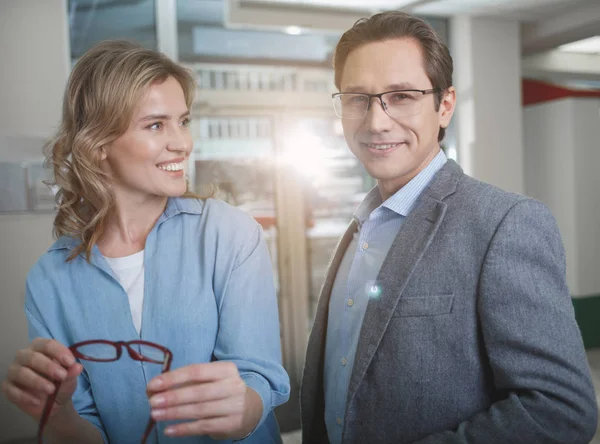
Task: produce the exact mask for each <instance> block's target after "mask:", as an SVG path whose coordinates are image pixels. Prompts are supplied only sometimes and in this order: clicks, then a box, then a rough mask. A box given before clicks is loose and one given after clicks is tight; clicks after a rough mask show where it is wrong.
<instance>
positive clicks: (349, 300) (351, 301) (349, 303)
mask: <svg viewBox="0 0 600 444" xmlns="http://www.w3.org/2000/svg"><path fill="white" fill-rule="evenodd" d="M353 305H354V299H348V307H352V306H353Z"/></svg>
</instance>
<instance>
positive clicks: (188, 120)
mask: <svg viewBox="0 0 600 444" xmlns="http://www.w3.org/2000/svg"><path fill="white" fill-rule="evenodd" d="M189 125H190V118H189V117H186V118H185V119H183V120H182V121H181V126H189Z"/></svg>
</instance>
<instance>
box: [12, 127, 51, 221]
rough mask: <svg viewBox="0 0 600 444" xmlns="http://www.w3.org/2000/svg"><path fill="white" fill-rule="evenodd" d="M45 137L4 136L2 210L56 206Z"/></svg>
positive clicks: (21, 210)
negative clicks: (44, 147)
mask: <svg viewBox="0 0 600 444" xmlns="http://www.w3.org/2000/svg"><path fill="white" fill-rule="evenodd" d="M44 142H45V140H44V139H43V138H41V137H39V138H38V137H0V213H15V212H38V211H53V210H54V192H53V190H52V188H51V187H50V186H48V185H46V184H45V183H44V182H47V181H49V180H50V179H51V177H52V176H51V171H49V170H47V169H46V168H44V155H43V152H42V149H43V146H44Z"/></svg>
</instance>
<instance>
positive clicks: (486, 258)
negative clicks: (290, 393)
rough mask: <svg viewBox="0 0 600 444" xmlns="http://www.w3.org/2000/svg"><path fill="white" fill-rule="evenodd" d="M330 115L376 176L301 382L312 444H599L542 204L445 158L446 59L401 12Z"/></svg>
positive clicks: (374, 34) (350, 69)
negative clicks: (442, 144)
mask: <svg viewBox="0 0 600 444" xmlns="http://www.w3.org/2000/svg"><path fill="white" fill-rule="evenodd" d="M334 67H335V82H336V86H337V88H338V89H339V91H340V92H341V93H338V94H334V106H335V110H336V113H337V114H338V116H340V117H341V118H342V124H343V128H344V135H345V138H346V141H347V143H348V146H349V147H350V149H351V150H352V152H353V153H354V154H355V155H356V156H357V157H358V159H359V160H360V161H361V162H362V164H363V165H364V166H365V168H366V169H367V171H368V172H369V174H370V175H372V176H373V177H374V178H376V179H377V187H376V188H375V189H373V190H372V191H371V192H370V193H369V194H368V195H367V197H366V198H365V200H364V201H363V202H362V204H361V205H360V206H359V208H358V209H357V211H356V213H355V216H354V220H353V221H352V223H351V224H350V227H349V228H348V231H347V232H346V233H345V235H344V236H343V238H342V240H341V241H340V244H339V245H338V247H337V250H336V251H335V255H334V258H333V261H332V264H331V265H330V269H329V271H328V276H327V279H326V282H325V284H324V286H323V289H322V292H321V296H320V300H319V305H318V309H317V315H316V318H315V322H314V326H313V329H312V332H311V336H310V340H309V345H308V353H307V358H306V364H305V369H304V378H303V386H302V395H301V403H302V421H303V441H304V442H305V443H327V442H330V443H332V444H337V443H344V444H350V443H352V444H354V443H356V444H371V443H419V444H446V443H447V444H450V443H452V444H459V443H477V444H495V443H498V444H499V443H506V444H518V443H523V444H539V443H568V444H577V443H581V444H583V443H588V442H589V440H590V439H591V438H592V436H593V434H594V432H595V430H596V425H597V406H596V401H595V394H594V389H593V386H592V383H591V379H590V374H589V368H588V365H587V361H586V356H585V352H584V349H583V344H582V340H581V336H580V333H579V330H578V328H577V325H576V322H575V318H574V314H573V308H572V305H571V300H570V295H569V291H568V289H567V286H566V283H565V263H564V252H563V247H562V243H561V240H560V235H559V232H558V229H557V226H556V223H555V221H554V219H553V218H552V216H551V214H550V213H549V211H548V210H547V209H546V207H545V206H544V205H542V204H541V203H539V202H536V201H534V200H532V199H528V198H526V197H523V196H518V195H515V194H510V193H507V192H504V191H501V190H499V189H497V188H495V187H492V186H490V185H487V184H484V183H481V182H478V181H477V180H475V179H473V178H471V177H469V176H466V175H465V174H464V173H463V172H462V170H461V169H460V167H459V166H458V165H457V164H456V163H455V162H453V161H452V160H447V159H446V157H445V155H444V153H443V152H442V151H441V150H440V141H441V140H442V139H443V137H444V129H445V128H446V127H447V126H448V124H449V123H450V119H451V117H452V113H453V111H454V106H455V103H456V92H455V90H454V88H453V87H452V59H451V57H450V54H449V52H448V49H447V48H446V46H445V45H444V44H443V42H442V41H441V40H440V39H439V38H438V37H437V36H436V34H435V32H434V31H433V29H432V28H431V27H430V26H429V25H428V24H427V23H425V22H424V21H422V20H421V19H418V18H415V17H412V16H409V15H407V14H404V13H401V12H387V13H382V14H377V15H375V16H373V17H371V18H370V19H363V20H361V21H359V22H357V23H356V24H355V25H354V26H353V27H352V28H351V29H350V30H349V31H347V32H346V33H345V34H344V35H343V36H342V38H341V40H340V42H339V43H338V45H337V48H336V52H335V60H334Z"/></svg>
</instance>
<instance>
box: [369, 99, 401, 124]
mask: <svg viewBox="0 0 600 444" xmlns="http://www.w3.org/2000/svg"><path fill="white" fill-rule="evenodd" d="M385 107H386V105H385V102H383V100H381V99H380V98H379V97H372V98H371V102H370V104H369V109H368V111H367V115H366V117H365V126H366V127H367V129H368V130H369V131H371V132H372V133H381V132H386V131H389V130H390V129H391V128H392V126H393V124H394V120H393V119H392V118H391V117H390V116H389V115H388V114H387V113H386V112H385Z"/></svg>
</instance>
